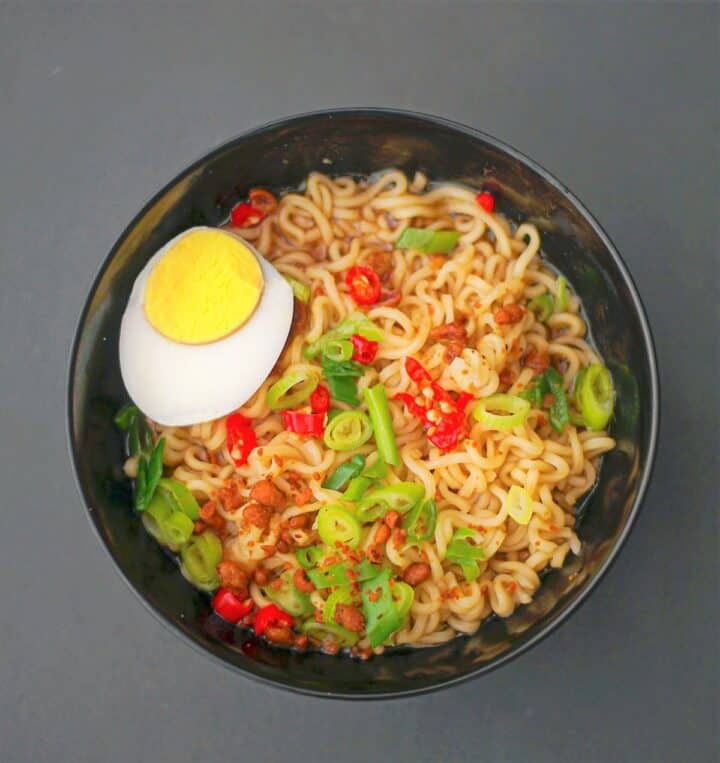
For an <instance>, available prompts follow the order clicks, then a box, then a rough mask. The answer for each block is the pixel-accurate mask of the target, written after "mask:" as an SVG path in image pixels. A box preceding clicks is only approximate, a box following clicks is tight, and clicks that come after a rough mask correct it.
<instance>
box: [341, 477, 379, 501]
mask: <svg viewBox="0 0 720 763" xmlns="http://www.w3.org/2000/svg"><path fill="white" fill-rule="evenodd" d="M374 484H375V480H372V479H370V477H365V476H364V475H362V476H360V477H353V478H352V479H351V480H350V482H349V483H348V486H347V488H346V489H345V492H344V493H343V499H344V500H346V501H359V500H360V499H361V498H362V497H363V496H364V495H365V493H366V492H367V491H368V489H369V488H370V487H371V486H372V485H374Z"/></svg>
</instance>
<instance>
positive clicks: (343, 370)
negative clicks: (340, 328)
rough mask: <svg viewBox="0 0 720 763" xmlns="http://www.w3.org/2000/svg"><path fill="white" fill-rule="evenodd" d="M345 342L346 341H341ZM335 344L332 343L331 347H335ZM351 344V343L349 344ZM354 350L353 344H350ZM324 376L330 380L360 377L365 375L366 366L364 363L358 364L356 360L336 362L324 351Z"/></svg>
mask: <svg viewBox="0 0 720 763" xmlns="http://www.w3.org/2000/svg"><path fill="white" fill-rule="evenodd" d="M339 341H341V342H344V341H345V340H344V339H341V340H339ZM334 344H335V343H330V345H329V346H330V347H333V346H334ZM348 344H350V342H348ZM350 349H351V350H352V344H350ZM320 362H321V364H322V370H323V376H324V377H325V378H329V377H330V376H355V377H360V376H362V375H363V374H364V373H365V366H363V365H362V363H358V362H357V361H355V360H347V359H345V360H334V359H332V358H330V357H328V355H327V354H326V353H325V350H323V354H322V360H321V361H320Z"/></svg>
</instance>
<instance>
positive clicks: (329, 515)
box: [317, 504, 361, 548]
mask: <svg viewBox="0 0 720 763" xmlns="http://www.w3.org/2000/svg"><path fill="white" fill-rule="evenodd" d="M317 529H318V534H319V535H320V539H321V540H322V542H323V543H325V544H326V545H327V546H330V548H335V544H336V543H341V544H342V545H344V546H348V547H349V548H357V547H358V545H359V544H360V534H361V528H360V523H359V522H358V521H357V519H355V517H354V516H353V515H352V514H351V513H350V512H349V511H348V510H347V509H344V508H343V507H342V506H337V505H333V504H330V505H329V506H323V507H322V508H321V509H320V511H319V512H318V518H317Z"/></svg>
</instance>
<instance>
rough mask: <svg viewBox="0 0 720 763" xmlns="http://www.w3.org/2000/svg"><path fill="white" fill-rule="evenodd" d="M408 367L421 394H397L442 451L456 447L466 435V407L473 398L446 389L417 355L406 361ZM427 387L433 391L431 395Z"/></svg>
mask: <svg viewBox="0 0 720 763" xmlns="http://www.w3.org/2000/svg"><path fill="white" fill-rule="evenodd" d="M405 369H406V370H407V372H408V375H409V376H410V378H411V379H413V381H415V383H416V384H417V385H418V387H419V388H420V394H419V395H417V396H413V395H411V394H410V393H407V392H401V393H400V394H397V395H395V399H396V400H401V401H402V402H403V403H405V405H406V406H407V409H408V411H409V412H410V413H412V414H413V415H414V416H416V417H417V418H419V419H420V421H422V423H423V427H424V428H425V431H426V432H427V436H428V440H429V441H430V442H431V443H432V444H433V445H435V446H436V447H437V448H440V450H442V451H449V450H452V449H453V448H454V447H455V446H456V445H457V444H458V443H459V442H460V440H461V439H462V438H463V437H464V436H465V432H466V422H465V408H466V407H467V405H468V403H469V402H470V401H471V400H472V399H473V397H472V395H470V394H468V393H467V392H463V393H462V394H461V395H459V396H458V397H457V398H455V397H453V395H452V394H451V393H450V392H448V391H447V390H445V389H443V388H442V387H441V386H440V385H439V384H438V383H437V382H434V381H433V380H432V377H431V376H430V374H429V373H428V372H427V370H426V369H425V368H423V367H422V365H420V363H418V361H417V360H415V359H414V358H407V359H406V360H405ZM427 390H431V392H432V394H431V395H428V394H427Z"/></svg>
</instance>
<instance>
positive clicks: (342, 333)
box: [303, 310, 383, 359]
mask: <svg viewBox="0 0 720 763" xmlns="http://www.w3.org/2000/svg"><path fill="white" fill-rule="evenodd" d="M353 334H360V336H362V337H365V339H370V340H371V341H373V342H381V341H382V339H383V333H382V331H381V330H380V329H379V328H378V327H377V326H376V325H375V324H374V323H373V322H372V321H371V320H370V319H369V318H368V317H367V315H365V313H362V312H360V311H359V310H355V311H353V312H352V313H350V314H349V315H348V316H347V317H346V318H344V319H343V320H342V321H340V323H338V325H337V326H336V327H335V328H334V329H331V330H330V331H328V332H326V333H325V334H323V335H322V336H321V337H320V339H318V340H317V341H316V342H312V343H311V344H309V345H308V346H307V347H306V348H305V350H304V351H303V355H304V356H305V357H306V358H308V359H312V358H314V357H315V356H316V355H319V354H320V353H321V352H322V351H323V350H324V349H325V346H326V345H327V344H328V342H331V341H333V340H335V339H349V338H350V337H351V336H352V335H353Z"/></svg>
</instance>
